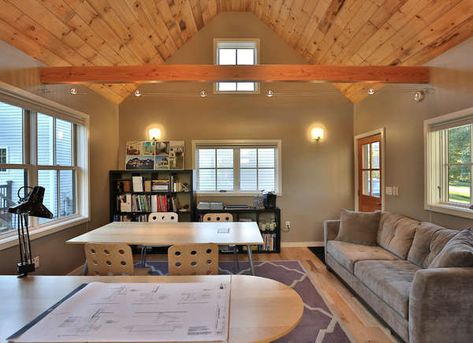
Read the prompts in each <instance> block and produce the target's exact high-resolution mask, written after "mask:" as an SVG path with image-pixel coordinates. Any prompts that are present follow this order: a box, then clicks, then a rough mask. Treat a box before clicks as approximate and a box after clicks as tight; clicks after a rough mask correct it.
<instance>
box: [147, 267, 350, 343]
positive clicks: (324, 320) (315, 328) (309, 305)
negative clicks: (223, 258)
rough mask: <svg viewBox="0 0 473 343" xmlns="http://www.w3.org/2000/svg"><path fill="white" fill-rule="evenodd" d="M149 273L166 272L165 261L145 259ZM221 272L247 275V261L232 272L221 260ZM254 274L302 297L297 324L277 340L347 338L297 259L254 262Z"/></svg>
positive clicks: (302, 342)
mask: <svg viewBox="0 0 473 343" xmlns="http://www.w3.org/2000/svg"><path fill="white" fill-rule="evenodd" d="M147 264H148V266H149V267H151V270H152V271H151V274H153V275H166V274H167V272H168V270H167V269H168V268H167V262H148V263H147ZM219 269H220V274H239V275H249V274H250V268H249V263H248V262H240V269H241V270H240V271H238V272H235V270H234V264H233V262H220V268H219ZM255 271H256V275H257V276H260V277H265V278H269V279H273V280H276V281H279V282H282V283H284V284H286V285H288V286H289V287H291V288H293V289H294V290H295V291H296V292H297V293H299V295H300V296H301V298H302V300H303V301H304V314H303V316H302V319H301V322H300V323H299V325H298V326H297V327H296V328H295V329H294V330H293V331H292V332H290V333H289V334H288V335H286V336H284V337H283V338H281V339H279V340H277V341H276V342H278V343H283V342H288V343H289V342H290V343H309V342H310V343H314V342H315V343H320V342H324V343H344V342H350V339H349V338H348V336H347V335H346V334H345V332H344V331H343V330H342V328H341V326H340V324H339V322H338V320H337V317H336V316H334V315H333V313H332V312H331V311H330V309H329V308H328V307H327V305H326V304H325V301H324V300H323V299H322V297H321V296H320V294H319V292H318V291H317V290H316V288H315V287H314V285H313V284H312V282H311V280H310V278H309V276H308V274H307V271H306V270H305V269H304V267H303V266H302V265H301V264H300V263H299V261H265V262H256V263H255Z"/></svg>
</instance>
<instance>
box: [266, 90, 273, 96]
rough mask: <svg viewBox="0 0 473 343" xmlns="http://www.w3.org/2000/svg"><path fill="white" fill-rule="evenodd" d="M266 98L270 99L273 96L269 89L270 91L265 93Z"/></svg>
mask: <svg viewBox="0 0 473 343" xmlns="http://www.w3.org/2000/svg"><path fill="white" fill-rule="evenodd" d="M266 96H267V97H268V98H271V97H273V96H274V92H273V91H272V90H271V89H270V90H268V91H267V92H266Z"/></svg>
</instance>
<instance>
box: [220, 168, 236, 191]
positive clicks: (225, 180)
mask: <svg viewBox="0 0 473 343" xmlns="http://www.w3.org/2000/svg"><path fill="white" fill-rule="evenodd" d="M221 190H225V191H232V190H233V169H217V191H221Z"/></svg>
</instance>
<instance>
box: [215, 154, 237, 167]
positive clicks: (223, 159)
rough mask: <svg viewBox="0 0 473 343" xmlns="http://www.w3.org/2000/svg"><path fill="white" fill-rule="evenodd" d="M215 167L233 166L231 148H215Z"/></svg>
mask: <svg viewBox="0 0 473 343" xmlns="http://www.w3.org/2000/svg"><path fill="white" fill-rule="evenodd" d="M217 168H233V149H217Z"/></svg>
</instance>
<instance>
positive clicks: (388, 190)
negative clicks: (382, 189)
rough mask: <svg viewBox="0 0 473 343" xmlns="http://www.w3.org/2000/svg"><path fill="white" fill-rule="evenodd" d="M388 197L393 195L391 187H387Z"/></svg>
mask: <svg viewBox="0 0 473 343" xmlns="http://www.w3.org/2000/svg"><path fill="white" fill-rule="evenodd" d="M386 195H393V188H392V187H391V186H387V187H386Z"/></svg>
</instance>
